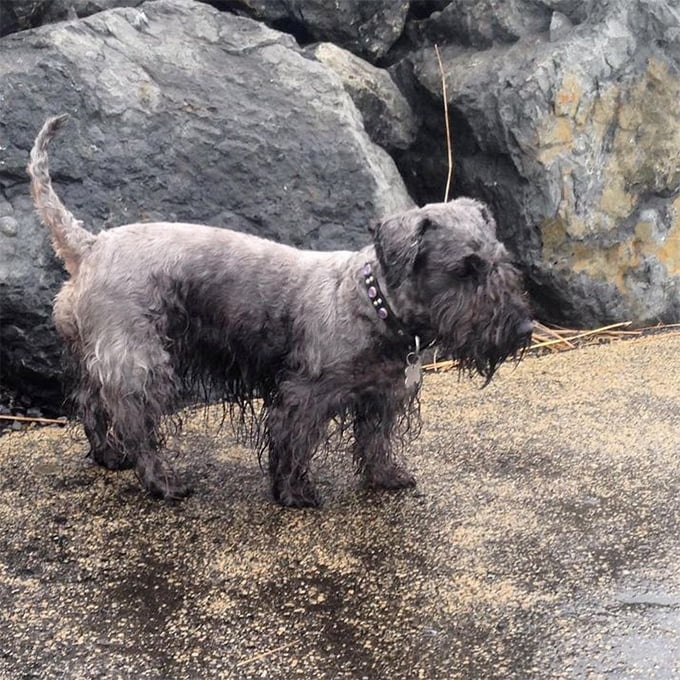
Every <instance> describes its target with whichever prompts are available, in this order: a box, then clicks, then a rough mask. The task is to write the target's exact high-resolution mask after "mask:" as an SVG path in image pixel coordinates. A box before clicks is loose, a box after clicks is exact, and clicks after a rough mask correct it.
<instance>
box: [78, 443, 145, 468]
mask: <svg viewBox="0 0 680 680" xmlns="http://www.w3.org/2000/svg"><path fill="white" fill-rule="evenodd" d="M87 457H88V458H91V459H92V462H93V463H95V464H96V465H99V466H100V467H103V468H106V469H107V470H113V471H116V470H131V469H132V468H133V467H135V461H134V460H132V459H131V458H129V457H128V456H126V455H125V454H122V453H119V452H118V451H114V450H113V449H108V448H106V449H90V450H89V452H88V454H87Z"/></svg>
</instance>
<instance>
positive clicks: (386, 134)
mask: <svg viewBox="0 0 680 680" xmlns="http://www.w3.org/2000/svg"><path fill="white" fill-rule="evenodd" d="M308 50H309V52H311V54H313V55H314V57H315V58H316V59H318V60H319V61H320V62H322V63H324V64H326V66H328V67H329V68H331V69H333V70H334V71H335V72H336V73H337V74H338V76H340V79H341V80H342V83H343V85H344V86H345V89H346V90H347V93H348V94H349V96H350V97H351V98H352V101H353V102H354V103H355V104H356V107H357V109H359V111H360V113H361V116H362V118H363V121H364V128H365V129H366V132H367V133H368V135H369V137H370V138H371V139H372V140H373V141H374V142H375V143H376V144H379V145H380V146H382V147H383V149H386V150H388V151H395V150H397V149H406V148H408V147H409V146H410V145H411V144H413V141H414V140H415V136H416V133H417V131H418V119H417V117H416V115H415V113H414V112H413V109H412V108H411V106H410V104H409V102H408V100H407V99H406V97H405V96H404V95H403V94H402V93H401V91H400V90H399V88H398V87H397V85H396V83H395V82H394V80H393V79H392V76H391V75H390V73H389V71H386V70H385V69H381V68H377V67H376V66H373V65H372V64H369V63H368V62H366V61H364V60H363V59H361V58H360V57H357V56H356V55H354V54H352V53H351V52H349V51H348V50H344V49H343V48H342V47H338V46H337V45H333V44H332V43H319V44H317V45H313V46H311V47H310V48H308Z"/></svg>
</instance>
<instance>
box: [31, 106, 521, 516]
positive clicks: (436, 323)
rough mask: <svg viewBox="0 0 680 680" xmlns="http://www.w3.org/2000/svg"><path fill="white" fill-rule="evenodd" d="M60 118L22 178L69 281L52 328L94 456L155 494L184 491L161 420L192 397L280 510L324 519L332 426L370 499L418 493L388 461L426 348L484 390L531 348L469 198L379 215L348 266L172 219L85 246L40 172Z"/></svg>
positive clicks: (515, 296) (500, 252)
mask: <svg viewBox="0 0 680 680" xmlns="http://www.w3.org/2000/svg"><path fill="white" fill-rule="evenodd" d="M66 118H67V117H66V116H58V117H54V118H50V119H49V120H47V122H46V123H45V124H44V126H43V128H42V130H41V131H40V133H39V134H38V137H37V138H36V140H35V144H34V147H33V149H32V151H31V160H30V163H29V166H28V172H29V175H30V177H31V192H32V195H33V199H34V201H35V205H36V208H37V211H38V213H39V215H40V218H41V219H42V221H43V222H44V224H45V225H47V227H48V228H49V230H50V234H51V237H52V243H53V246H54V249H55V251H56V253H57V255H58V256H59V257H60V258H61V259H62V260H63V261H64V265H65V267H66V270H67V271H68V273H69V275H70V279H69V280H68V281H67V282H66V283H65V284H64V286H63V288H62V289H61V291H60V292H59V294H58V295H57V297H56V299H55V303H54V321H55V325H56V327H57V330H58V332H59V333H60V335H61V336H62V337H63V339H64V341H65V343H66V345H67V347H68V348H69V349H70V351H71V353H72V355H73V357H74V358H75V360H76V364H77V366H78V369H79V383H78V387H77V389H76V391H75V394H74V401H75V405H76V406H77V409H78V411H79V414H80V417H81V419H82V423H83V426H84V429H85V433H86V435H87V438H88V440H89V442H90V446H91V450H90V456H91V457H92V459H93V460H94V461H95V462H96V463H97V464H99V465H101V466H103V467H105V468H108V469H112V470H113V469H122V468H135V470H136V472H137V475H138V477H139V479H140V481H141V483H142V484H143V485H144V487H145V488H146V489H147V490H148V491H149V492H150V493H151V494H153V495H154V496H158V497H161V498H165V499H177V498H180V497H182V496H184V495H185V494H186V493H187V492H188V489H187V487H186V486H185V485H184V484H183V483H182V481H181V480H180V479H179V478H178V475H177V474H176V472H175V471H174V470H173V469H172V467H171V466H170V465H169V464H168V462H167V461H166V460H164V458H163V457H162V455H161V450H162V448H163V445H164V442H165V440H166V438H167V422H168V420H170V421H172V418H170V419H168V418H166V416H168V415H170V414H173V413H174V412H176V411H177V409H178V408H179V407H180V406H182V405H183V404H186V403H187V399H188V398H189V397H190V396H191V395H194V399H195V395H196V394H203V395H204V396H205V400H206V401H207V400H213V399H214V398H215V395H218V396H219V397H220V398H221V399H222V400H223V401H224V402H225V403H227V404H229V405H230V407H229V408H230V409H231V410H232V411H234V410H235V411H236V414H235V415H236V416H237V417H236V418H235V421H236V424H237V425H238V424H239V423H240V424H241V426H244V427H245V428H246V429H249V430H250V431H251V433H252V434H253V438H254V440H255V442H256V444H257V445H258V447H259V451H260V453H261V455H264V454H265V453H266V454H267V455H268V467H269V474H270V478H271V488H272V492H273V495H274V498H275V499H276V500H277V501H278V502H279V503H281V504H282V505H286V506H292V507H304V506H316V505H318V504H319V497H318V494H317V491H316V489H315V487H314V485H313V483H312V480H311V479H310V472H309V466H310V460H311V458H312V456H313V455H314V453H315V452H316V451H317V450H319V449H320V448H321V447H322V446H323V445H324V444H325V443H326V442H327V440H328V437H329V431H330V430H332V429H333V428H330V427H329V426H330V424H331V423H335V424H336V425H338V426H339V427H340V430H341V432H342V433H344V434H345V435H347V436H346V437H344V439H343V441H347V440H349V441H350V442H351V443H350V444H349V446H350V447H351V452H352V455H353V458H354V461H355V464H356V468H357V471H358V472H360V473H361V474H362V475H363V477H364V479H365V481H366V484H367V485H368V486H369V487H375V488H386V489H399V488H404V487H410V486H413V485H414V484H415V481H414V479H413V477H412V476H411V474H409V472H407V471H406V470H405V469H404V468H403V467H402V466H401V465H400V464H399V462H398V459H399V456H398V453H399V451H400V450H401V449H403V446H404V444H405V443H406V442H408V441H409V440H410V439H411V438H412V437H413V436H415V435H417V433H418V430H419V426H420V418H419V402H418V392H419V387H420V381H421V375H420V348H421V347H425V346H428V345H431V344H434V343H436V345H437V346H438V348H439V351H440V352H441V353H442V354H446V355H448V356H450V357H452V358H454V359H455V360H456V361H457V362H458V363H459V365H460V367H461V368H463V369H464V370H468V371H472V372H477V373H480V374H481V375H482V376H484V377H485V378H486V380H487V381H488V380H490V379H491V377H492V376H493V374H494V372H495V370H496V368H497V367H498V366H499V364H501V362H503V361H504V360H505V359H506V358H508V357H511V356H517V355H518V353H521V350H522V349H523V348H524V347H525V346H526V344H527V342H528V340H529V338H530V335H531V330H532V323H531V319H530V316H529V310H528V307H527V302H526V298H525V296H524V294H523V292H522V288H521V282H520V276H519V274H518V272H517V270H516V269H515V267H514V266H513V265H512V263H511V262H510V260H509V256H508V253H507V251H506V249H505V248H504V247H503V245H502V244H501V243H499V241H498V240H497V239H496V227H495V223H494V220H493V218H492V216H491V214H490V212H489V210H488V209H487V207H486V206H485V205H483V204H482V203H480V202H478V201H475V200H471V199H467V198H461V199H458V200H454V201H451V202H449V203H440V204H431V205H426V206H425V207H423V208H415V209H412V210H408V211H406V212H403V213H401V214H398V215H394V216H392V217H389V218H388V219H386V220H384V221H383V222H382V223H381V224H380V225H379V226H377V227H376V228H375V229H374V230H373V241H374V242H373V244H372V245H370V246H368V247H366V248H364V249H363V250H360V251H358V252H346V251H338V252H313V251H306V250H298V249H296V248H292V247H289V246H285V245H281V244H278V243H272V242H270V241H267V240H264V239H261V238H257V237H255V236H250V235H246V234H242V233H237V232H234V231H230V230H228V229H218V228H213V227H207V226H202V225H196V224H180V223H167V222H158V223H147V224H141V223H138V224H129V225H126V226H123V227H118V228H115V229H111V230H109V231H104V232H101V233H100V234H98V235H93V234H91V233H90V232H88V231H86V230H85V229H84V228H83V226H82V223H81V222H79V221H78V220H76V219H75V218H74V216H73V215H72V214H71V213H70V212H69V211H68V210H67V209H66V208H65V207H64V205H63V204H62V203H61V201H60V200H59V198H58V197H57V195H56V193H55V192H54V190H53V188H52V184H51V181H50V176H49V173H48V167H47V145H48V143H49V141H50V139H51V138H52V136H53V135H54V134H55V132H56V131H57V130H58V129H59V127H60V126H61V125H62V123H63V122H64V120H65V119H66ZM256 400H259V401H257V403H258V404H261V408H255V406H254V402H256ZM239 415H240V417H238V416H239ZM163 423H165V425H163Z"/></svg>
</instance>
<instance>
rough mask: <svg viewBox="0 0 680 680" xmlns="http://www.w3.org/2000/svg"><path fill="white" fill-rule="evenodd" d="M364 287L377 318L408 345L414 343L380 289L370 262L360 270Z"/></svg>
mask: <svg viewBox="0 0 680 680" xmlns="http://www.w3.org/2000/svg"><path fill="white" fill-rule="evenodd" d="M361 274H362V278H363V282H364V288H365V290H366V295H367V296H368V299H369V302H370V303H371V304H372V305H373V309H374V310H375V313H376V315H377V316H378V318H379V319H381V320H382V321H384V322H385V325H386V326H388V328H390V329H391V330H392V331H394V333H395V334H396V335H397V336H399V337H400V338H403V339H404V340H405V341H407V342H408V343H409V344H410V345H414V344H415V340H414V338H413V337H411V334H410V333H409V332H408V330H407V329H406V327H405V326H404V324H403V323H401V321H400V320H399V317H398V316H397V315H396V314H395V313H394V311H393V310H392V308H391V307H390V304H389V303H388V302H387V298H386V297H385V294H384V293H383V292H382V290H381V289H380V284H379V283H378V277H377V276H376V275H375V273H374V271H373V266H372V265H371V264H370V262H367V263H366V264H365V265H364V267H363V269H362V270H361Z"/></svg>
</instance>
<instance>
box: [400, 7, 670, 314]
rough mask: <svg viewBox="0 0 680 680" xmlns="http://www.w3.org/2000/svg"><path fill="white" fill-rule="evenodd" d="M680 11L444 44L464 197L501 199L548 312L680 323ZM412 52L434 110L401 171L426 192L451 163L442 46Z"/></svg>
mask: <svg viewBox="0 0 680 680" xmlns="http://www.w3.org/2000/svg"><path fill="white" fill-rule="evenodd" d="M553 4H555V5H556V4H557V3H553ZM676 7H677V5H676V4H674V3H673V2H671V1H670V0H669V1H668V2H666V1H655V2H652V1H651V0H638V1H637V2H627V1H626V0H615V1H612V2H610V3H607V5H606V6H604V5H600V6H598V8H597V11H593V14H592V15H591V16H590V17H588V18H587V19H586V20H585V21H584V22H583V23H581V24H579V25H576V26H574V27H573V28H572V29H571V30H570V31H569V32H568V34H565V35H564V36H562V38H561V39H560V40H557V41H555V42H549V41H548V39H547V36H546V35H545V34H543V33H541V34H535V35H529V36H524V37H522V38H521V39H519V40H517V41H516V42H515V43H513V44H495V45H494V46H492V47H489V48H487V49H482V50H480V49H474V48H471V47H465V46H460V45H448V46H443V47H442V48H441V53H442V58H443V61H444V68H445V72H446V79H447V87H448V98H449V105H450V108H451V121H452V130H453V137H454V154H455V159H456V166H455V174H454V177H455V190H456V193H463V194H465V193H467V194H472V195H475V196H479V197H480V198H483V199H486V200H488V201H489V202H490V203H491V204H492V205H493V206H494V207H495V209H496V213H497V215H498V218H499V222H500V230H501V233H502V235H503V236H504V237H505V238H506V240H509V241H510V242H511V244H512V246H513V248H514V250H515V251H516V253H517V255H518V257H519V258H520V259H521V260H522V261H523V262H524V263H525V267H526V269H527V271H528V273H529V282H530V288H531V292H532V293H533V296H534V300H535V303H536V306H537V311H538V313H539V314H540V316H541V317H542V318H543V319H545V320H553V321H561V322H568V323H571V324H578V325H584V326H592V325H600V324H604V323H607V322H613V321H621V320H632V321H634V322H636V323H638V324H645V323H655V322H657V321H679V320H680V197H679V194H680V110H679V109H678V105H677V102H678V101H680V77H679V73H680V15H679V14H678V11H677V9H676ZM563 8H564V11H565V12H566V11H567V9H568V8H569V7H568V5H566V4H565V5H563ZM483 26H484V24H483V23H482V24H481V27H483ZM482 32H483V31H482V28H480V27H477V28H474V27H473V28H471V29H470V35H473V34H474V35H477V34H481V33H482ZM489 40H491V37H490V38H489ZM468 42H471V41H468ZM407 61H408V64H407V65H404V64H402V65H401V66H400V68H399V69H398V71H397V72H398V74H399V76H400V77H401V78H406V77H407V76H408V75H409V73H412V75H413V79H414V84H413V87H414V88H415V91H416V92H418V93H419V95H420V97H421V102H424V101H427V100H429V101H430V103H431V112H430V114H429V115H428V114H427V113H424V115H423V120H424V127H423V129H422V131H421V133H420V135H419V138H418V140H417V142H416V143H415V144H414V146H413V147H412V148H411V150H410V151H409V152H408V153H406V154H404V156H403V157H402V158H400V164H401V165H400V167H402V168H404V169H405V170H406V171H407V172H406V174H405V177H406V178H407V180H408V182H409V183H410V186H411V189H412V191H413V193H414V195H416V197H417V198H418V200H419V202H424V201H427V200H432V199H434V198H436V197H438V196H439V194H440V187H442V186H443V184H444V177H445V174H446V167H445V163H446V155H445V153H444V151H443V149H442V141H441V140H442V137H443V131H442V122H441V121H442V113H441V107H442V104H441V76H440V73H439V69H438V65H437V60H436V57H435V54H434V52H433V50H432V49H431V48H423V49H421V50H420V51H419V52H417V53H415V54H414V55H412V56H411V57H410V58H409V59H408V60H407ZM411 69H412V71H411ZM423 94H425V95H426V97H427V99H425V98H424V97H423Z"/></svg>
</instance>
